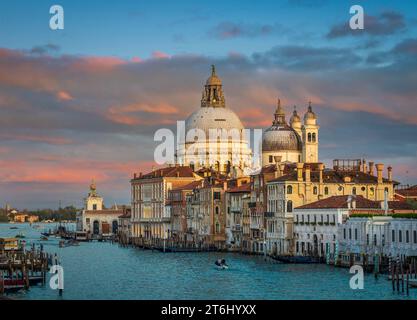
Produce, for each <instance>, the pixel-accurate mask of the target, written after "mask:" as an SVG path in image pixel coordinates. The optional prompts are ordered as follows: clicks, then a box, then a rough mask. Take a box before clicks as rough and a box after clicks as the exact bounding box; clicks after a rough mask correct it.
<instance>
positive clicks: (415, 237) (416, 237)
mask: <svg viewBox="0 0 417 320" xmlns="http://www.w3.org/2000/svg"><path fill="white" fill-rule="evenodd" d="M413 242H414V243H417V231H416V230H414V231H413Z"/></svg>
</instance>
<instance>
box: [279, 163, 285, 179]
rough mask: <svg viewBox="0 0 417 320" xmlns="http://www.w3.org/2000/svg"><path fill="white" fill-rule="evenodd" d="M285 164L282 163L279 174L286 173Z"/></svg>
mask: <svg viewBox="0 0 417 320" xmlns="http://www.w3.org/2000/svg"><path fill="white" fill-rule="evenodd" d="M284 170H285V164H283V163H281V164H280V165H279V175H280V176H281V177H282V176H283V175H284Z"/></svg>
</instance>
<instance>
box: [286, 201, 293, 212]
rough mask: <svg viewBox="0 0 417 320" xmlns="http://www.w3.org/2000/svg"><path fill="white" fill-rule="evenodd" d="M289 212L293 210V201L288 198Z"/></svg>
mask: <svg viewBox="0 0 417 320" xmlns="http://www.w3.org/2000/svg"><path fill="white" fill-rule="evenodd" d="M287 212H292V201H291V200H288V202H287Z"/></svg>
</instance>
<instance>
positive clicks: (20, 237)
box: [15, 232, 25, 239]
mask: <svg viewBox="0 0 417 320" xmlns="http://www.w3.org/2000/svg"><path fill="white" fill-rule="evenodd" d="M15 238H18V239H23V238H25V235H24V234H23V233H22V232H20V233H19V234H17V235H16V237H15Z"/></svg>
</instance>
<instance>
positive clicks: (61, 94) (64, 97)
mask: <svg viewBox="0 0 417 320" xmlns="http://www.w3.org/2000/svg"><path fill="white" fill-rule="evenodd" d="M56 97H57V99H58V100H59V101H70V100H73V99H74V98H73V97H72V96H71V95H70V94H69V93H68V92H66V91H63V90H61V91H58V92H57V94H56Z"/></svg>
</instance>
